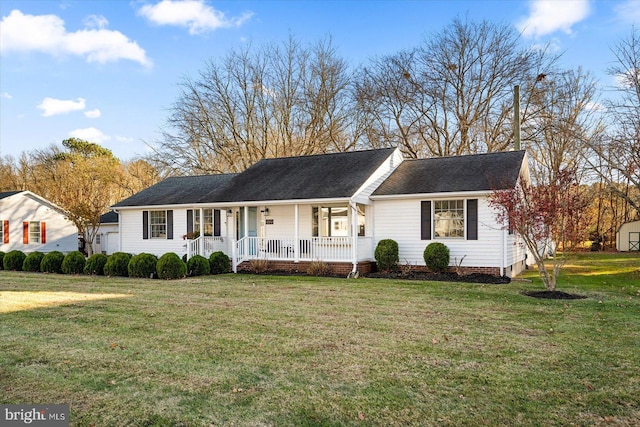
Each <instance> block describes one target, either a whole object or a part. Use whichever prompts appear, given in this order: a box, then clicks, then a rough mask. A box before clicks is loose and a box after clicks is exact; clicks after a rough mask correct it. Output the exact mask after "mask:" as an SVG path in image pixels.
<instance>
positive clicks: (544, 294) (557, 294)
mask: <svg viewBox="0 0 640 427" xmlns="http://www.w3.org/2000/svg"><path fill="white" fill-rule="evenodd" d="M521 294H522V295H526V296H528V297H533V298H542V299H585V298H587V297H586V296H584V295H577V294H569V293H567V292H562V291H522V292H521Z"/></svg>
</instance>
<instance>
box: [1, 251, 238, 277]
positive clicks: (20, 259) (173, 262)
mask: <svg viewBox="0 0 640 427" xmlns="http://www.w3.org/2000/svg"><path fill="white" fill-rule="evenodd" d="M3 269H4V270H13V271H33V272H42V273H64V274H87V275H100V276H122V277H141V278H160V279H166V280H170V279H181V278H183V277H186V276H203V275H207V274H222V273H228V272H229V257H228V256H227V255H226V254H225V253H224V252H220V251H219V252H214V253H212V254H211V256H210V257H209V259H207V258H205V257H203V256H200V255H195V256H193V257H192V258H191V259H189V260H188V261H186V255H185V256H184V257H183V258H180V257H179V256H178V255H176V254H175V253H173V252H170V253H166V254H164V255H162V256H161V257H160V258H159V259H158V257H156V256H155V255H153V254H148V253H141V254H137V255H133V256H132V255H130V254H127V253H124V252H115V253H114V254H112V255H109V256H107V255H104V254H94V255H91V256H90V257H89V258H88V259H85V257H84V255H83V254H82V253H80V252H78V251H74V252H69V253H68V254H67V255H65V254H63V253H62V252H58V251H53V252H49V253H47V254H44V253H42V252H31V253H29V254H28V255H26V254H25V253H24V252H22V251H18V250H15V251H11V252H7V253H6V254H5V253H4V252H0V270H3Z"/></svg>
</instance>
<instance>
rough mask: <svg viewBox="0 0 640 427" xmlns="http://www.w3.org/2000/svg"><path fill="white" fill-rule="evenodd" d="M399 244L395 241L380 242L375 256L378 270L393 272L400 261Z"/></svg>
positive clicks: (384, 240) (385, 240)
mask: <svg viewBox="0 0 640 427" xmlns="http://www.w3.org/2000/svg"><path fill="white" fill-rule="evenodd" d="M399 251H400V250H399V249H398V242H396V241H395V240H393V239H383V240H380V241H379V242H378V246H376V250H375V252H374V256H375V258H376V263H377V265H378V270H382V271H388V270H393V269H394V268H396V265H398V262H399V261H400V258H399Z"/></svg>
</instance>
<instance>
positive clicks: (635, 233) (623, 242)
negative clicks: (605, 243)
mask: <svg viewBox="0 0 640 427" xmlns="http://www.w3.org/2000/svg"><path fill="white" fill-rule="evenodd" d="M616 249H617V250H618V251H620V252H630V251H640V221H631V222H627V223H625V224H622V225H621V226H620V228H619V229H618V233H617V236H616Z"/></svg>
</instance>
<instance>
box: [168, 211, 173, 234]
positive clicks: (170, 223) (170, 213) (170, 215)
mask: <svg viewBox="0 0 640 427" xmlns="http://www.w3.org/2000/svg"><path fill="white" fill-rule="evenodd" d="M167 239H169V240H171V239H173V211H171V210H169V211H167Z"/></svg>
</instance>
